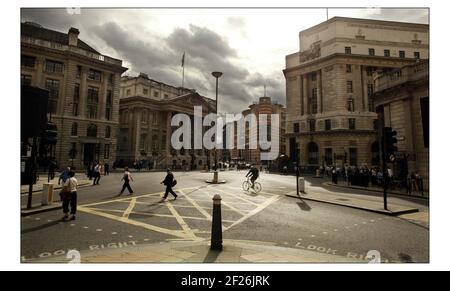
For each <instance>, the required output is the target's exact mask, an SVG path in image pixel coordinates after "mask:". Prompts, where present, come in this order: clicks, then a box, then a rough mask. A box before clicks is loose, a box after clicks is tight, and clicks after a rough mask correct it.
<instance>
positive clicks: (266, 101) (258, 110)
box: [231, 96, 286, 165]
mask: <svg viewBox="0 0 450 291" xmlns="http://www.w3.org/2000/svg"><path fill="white" fill-rule="evenodd" d="M248 114H254V115H255V116H256V118H257V120H258V118H259V115H260V114H267V115H268V116H270V115H271V114H278V115H279V124H272V123H271V119H270V117H268V122H267V125H268V132H270V130H271V127H272V126H274V127H278V130H279V154H278V155H277V156H279V155H283V154H286V136H285V135H286V130H285V125H286V108H284V107H283V105H281V104H279V103H277V102H274V101H272V99H271V98H270V97H267V96H264V97H260V98H259V101H258V102H254V103H253V104H251V105H250V106H249V108H248V109H246V110H244V111H242V115H243V116H244V117H245V116H247V115H248ZM236 128H237V124H235V139H234V141H235V149H233V150H231V158H232V160H235V161H241V162H246V163H252V164H255V165H261V164H264V165H267V164H269V163H270V162H269V161H261V148H260V146H259V142H258V144H257V148H256V149H249V148H248V145H249V141H250V130H249V126H246V131H245V144H246V149H237V137H236V134H237V130H236ZM254 133H255V134H256V136H254V138H256V140H257V141H258V136H259V128H257V129H256V130H255V131H254ZM269 140H270V138H269Z"/></svg>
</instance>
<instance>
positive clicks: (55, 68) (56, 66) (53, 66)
mask: <svg viewBox="0 0 450 291" xmlns="http://www.w3.org/2000/svg"><path fill="white" fill-rule="evenodd" d="M63 66H64V65H63V63H62V62H57V61H52V60H45V71H46V72H51V73H62V71H63Z"/></svg>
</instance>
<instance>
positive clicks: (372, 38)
mask: <svg viewBox="0 0 450 291" xmlns="http://www.w3.org/2000/svg"><path fill="white" fill-rule="evenodd" d="M299 41H300V50H299V52H296V53H294V54H290V55H287V56H286V68H285V69H284V70H283V72H284V75H285V79H286V108H287V116H286V118H287V120H286V132H287V136H288V152H289V156H291V157H296V156H298V157H299V162H300V166H302V167H303V168H309V169H315V168H317V167H319V166H321V165H324V164H327V165H336V166H338V167H341V166H343V165H344V164H350V165H355V166H360V165H363V164H367V165H369V166H370V165H378V164H379V162H380V155H379V146H378V142H377V132H376V128H375V127H376V123H375V120H376V119H377V115H376V113H375V105H374V99H373V92H374V81H373V74H374V72H384V73H388V72H390V71H393V70H396V69H397V68H401V67H403V66H405V65H409V64H413V63H415V62H416V61H417V60H418V59H428V49H429V47H428V45H429V42H428V41H429V27H428V25H425V24H415V23H403V22H392V21H380V20H369V19H355V18H344V17H334V18H331V19H329V20H327V21H325V22H323V23H320V24H318V25H316V26H313V27H311V28H308V29H306V30H304V31H301V32H300V34H299Z"/></svg>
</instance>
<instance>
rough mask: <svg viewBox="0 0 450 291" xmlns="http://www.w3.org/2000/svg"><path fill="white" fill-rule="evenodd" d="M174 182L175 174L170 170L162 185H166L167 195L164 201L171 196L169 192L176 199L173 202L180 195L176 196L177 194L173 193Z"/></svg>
mask: <svg viewBox="0 0 450 291" xmlns="http://www.w3.org/2000/svg"><path fill="white" fill-rule="evenodd" d="M173 182H174V177H173V174H172V172H171V170H170V169H167V175H166V178H164V181H162V182H161V184H164V185H166V193H165V194H164V197H163V199H164V200H165V199H166V198H167V195H169V192H170V194H172V195H173V197H175V198H174V199H173V200H176V199H177V197H178V195H177V194H175V192H173V190H172V187H173V186H174V185H173Z"/></svg>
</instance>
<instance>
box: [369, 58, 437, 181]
mask: <svg viewBox="0 0 450 291" xmlns="http://www.w3.org/2000/svg"><path fill="white" fill-rule="evenodd" d="M373 97H374V102H375V106H376V107H377V108H378V110H380V109H381V112H383V115H384V123H385V124H384V125H385V126H387V127H392V129H393V130H395V131H397V139H398V142H397V147H398V150H399V151H398V152H397V153H396V156H397V159H396V161H395V163H393V165H392V166H393V170H394V174H395V175H396V176H397V177H401V176H404V175H406V174H408V173H411V172H417V173H419V174H420V175H421V176H422V178H423V179H424V188H425V189H428V184H429V138H430V137H429V134H430V133H429V102H430V98H429V68H428V61H427V60H425V61H420V62H416V63H414V64H411V65H408V66H405V67H402V68H401V69H398V70H395V71H393V72H390V73H388V74H380V75H378V74H377V76H376V77H375V87H374V95H373ZM380 107H381V108H380ZM378 110H377V111H378Z"/></svg>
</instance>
